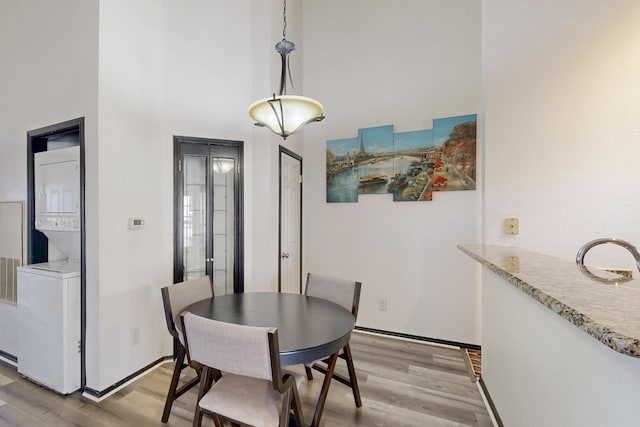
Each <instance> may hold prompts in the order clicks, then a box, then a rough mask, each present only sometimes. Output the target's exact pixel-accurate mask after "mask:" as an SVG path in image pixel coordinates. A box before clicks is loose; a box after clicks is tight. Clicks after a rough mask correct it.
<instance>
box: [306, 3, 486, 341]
mask: <svg viewBox="0 0 640 427" xmlns="http://www.w3.org/2000/svg"><path fill="white" fill-rule="evenodd" d="M480 34H481V31H480V2H479V1H466V0H464V1H461V0H453V1H438V0H427V1H425V0H410V1H409V0H408V1H403V2H401V5H399V3H398V2H393V1H385V0H352V1H341V0H308V1H305V2H304V93H303V94H304V95H306V96H311V97H313V98H316V99H318V100H319V101H320V102H321V103H322V104H323V106H324V108H325V115H326V119H325V120H324V121H323V122H320V123H317V124H316V123H313V124H310V125H308V126H307V127H306V128H305V135H304V142H305V147H304V155H305V163H304V168H305V169H304V184H303V185H304V195H303V197H304V215H303V218H304V224H303V227H304V265H303V272H304V273H305V274H306V272H308V271H311V272H315V273H320V274H327V275H333V276H337V277H344V278H351V279H355V280H360V281H362V283H363V285H362V286H363V287H362V295H361V300H360V311H359V317H358V325H359V326H364V327H370V328H376V329H382V330H387V331H394V332H401V333H406V334H412V335H418V336H423V337H430V338H436V339H445V340H450V341H459V342H465V343H475V344H477V343H479V340H480V336H479V292H478V287H477V285H476V283H477V280H478V278H477V274H478V272H479V270H478V269H477V268H476V267H475V266H471V265H469V264H468V263H467V264H465V265H464V266H463V265H461V262H460V261H461V260H462V259H463V258H464V255H463V254H462V253H460V251H458V250H457V249H456V245H457V244H458V243H461V242H478V241H479V239H480V219H479V212H480V205H479V203H480V191H460V192H441V193H435V194H434V197H433V201H431V202H403V203H399V202H393V201H392V196H391V195H390V194H389V195H365V196H363V195H360V197H359V201H358V202H357V203H326V201H325V200H326V141H327V140H333V139H340V138H348V137H355V136H356V135H357V130H358V128H366V127H373V126H382V125H389V124H392V125H394V130H395V132H403V131H411V130H420V129H430V128H432V120H433V119H436V118H440V117H448V116H457V115H463V114H473V113H478V114H479V120H480V118H481V113H482V112H481V108H482V101H481V76H480V72H481V64H480V57H481V54H480ZM478 143H479V147H478V153H480V152H481V143H482V141H481V140H480V139H479V142H478ZM480 162H481V160H479V161H478V167H480V166H481V165H480ZM380 299H386V300H387V301H388V309H387V311H378V301H379V300H380Z"/></svg>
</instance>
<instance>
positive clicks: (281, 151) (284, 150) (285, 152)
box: [278, 145, 303, 293]
mask: <svg viewBox="0 0 640 427" xmlns="http://www.w3.org/2000/svg"><path fill="white" fill-rule="evenodd" d="M283 155H285V156H290V157H293V158H294V159H296V160H298V161H299V162H300V177H302V176H303V175H302V171H303V169H302V168H303V164H302V156H300V155H299V154H297V153H295V152H293V151H291V150H289V149H287V148H285V147H283V146H282V145H280V146H279V149H278V292H282V265H281V263H280V254H281V253H282V156H283ZM302 189H303V187H302V179H301V180H300V209H299V213H300V230H299V231H300V239H299V242H298V244H299V248H298V251H299V255H300V256H299V257H298V262H299V264H300V265H299V270H300V293H302V238H303V237H302V197H303V194H302V193H303V192H302Z"/></svg>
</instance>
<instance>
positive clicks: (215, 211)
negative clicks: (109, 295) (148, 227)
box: [174, 136, 244, 295]
mask: <svg viewBox="0 0 640 427" xmlns="http://www.w3.org/2000/svg"><path fill="white" fill-rule="evenodd" d="M174 154H175V180H174V183H175V184H174V185H175V188H174V194H175V199H174V205H175V206H174V212H175V239H174V240H175V247H174V282H176V283H177V282H182V281H184V280H189V279H194V278H197V277H202V276H204V275H208V276H210V277H212V278H213V286H214V291H215V294H216V295H223V294H227V293H235V292H242V291H243V289H244V285H243V256H242V254H243V247H242V241H243V239H242V231H243V227H242V224H243V212H242V168H241V163H242V142H238V141H225V140H214V139H205V138H192V137H183V136H176V137H174Z"/></svg>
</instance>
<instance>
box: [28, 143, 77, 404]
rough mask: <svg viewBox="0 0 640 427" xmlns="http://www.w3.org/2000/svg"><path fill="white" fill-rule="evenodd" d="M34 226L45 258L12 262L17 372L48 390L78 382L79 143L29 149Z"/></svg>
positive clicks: (64, 389) (66, 389) (64, 388)
mask: <svg viewBox="0 0 640 427" xmlns="http://www.w3.org/2000/svg"><path fill="white" fill-rule="evenodd" d="M34 158H35V164H34V184H35V185H34V187H35V188H34V190H35V191H34V199H35V200H34V201H35V228H36V229H37V230H39V231H40V232H42V233H43V234H44V235H45V236H46V237H47V238H48V254H49V256H48V259H49V261H48V262H43V263H39V264H31V265H26V266H23V267H18V269H17V270H18V342H17V344H18V346H17V350H18V351H17V353H18V354H17V357H18V372H20V373H21V374H22V375H24V376H26V377H28V378H30V379H32V380H33V381H35V382H38V383H40V384H42V385H44V386H46V387H48V388H50V389H52V390H54V391H57V392H59V393H62V394H69V393H72V392H74V391H76V390H78V389H79V388H80V363H81V360H80V339H81V338H80V334H81V332H80V306H81V301H80V283H81V279H80V276H81V275H80V271H81V270H80V247H81V243H80V224H81V223H80V221H81V218H80V147H79V146H73V147H67V148H61V149H57V150H49V151H43V152H39V153H36V154H35V155H34Z"/></svg>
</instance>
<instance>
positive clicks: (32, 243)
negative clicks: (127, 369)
mask: <svg viewBox="0 0 640 427" xmlns="http://www.w3.org/2000/svg"><path fill="white" fill-rule="evenodd" d="M64 134H77V135H78V145H79V146H80V343H79V347H80V348H79V351H80V390H82V391H84V390H85V389H86V387H87V360H86V358H87V351H86V350H87V273H86V270H87V252H86V244H85V243H86V238H87V230H86V222H85V218H86V208H85V189H86V184H85V182H86V181H85V135H84V117H78V118H76V119H71V120H67V121H65V122H61V123H56V124H53V125H49V126H45V127H42V128H39V129H33V130H30V131H28V132H27V206H26V221H27V223H26V232H27V243H26V246H27V247H26V251H27V258H26V261H27V262H26V264H34V263H39V262H45V261H47V260H48V249H47V245H48V244H47V238H46V237H45V236H44V235H43V234H42V233H40V232H39V231H37V230H36V229H35V215H36V214H35V190H34V185H35V154H36V153H38V152H41V151H47V148H48V147H47V145H48V138H50V137H52V136H60V135H64ZM5 356H6V354H5Z"/></svg>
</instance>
